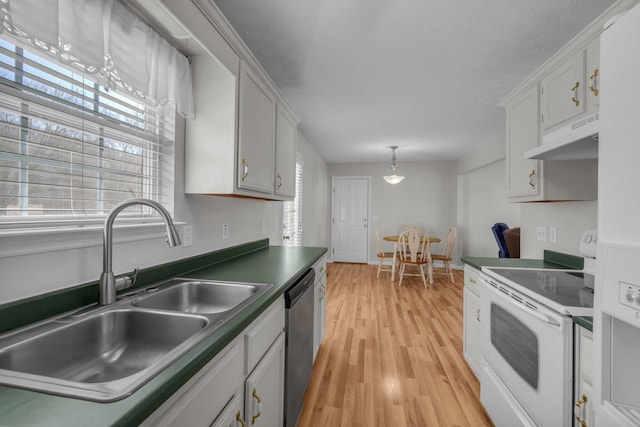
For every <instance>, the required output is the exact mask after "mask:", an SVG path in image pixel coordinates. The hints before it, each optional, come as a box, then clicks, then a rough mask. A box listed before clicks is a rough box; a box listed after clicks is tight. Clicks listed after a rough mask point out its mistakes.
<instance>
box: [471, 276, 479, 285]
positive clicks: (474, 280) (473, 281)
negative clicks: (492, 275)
mask: <svg viewBox="0 0 640 427" xmlns="http://www.w3.org/2000/svg"><path fill="white" fill-rule="evenodd" d="M469 281H470V282H471V283H474V284H475V283H478V282H477V281H476V279H474V278H473V277H469Z"/></svg>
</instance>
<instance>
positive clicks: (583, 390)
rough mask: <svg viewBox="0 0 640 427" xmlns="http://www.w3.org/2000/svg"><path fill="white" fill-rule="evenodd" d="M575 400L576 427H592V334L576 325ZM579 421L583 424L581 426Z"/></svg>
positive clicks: (593, 420)
mask: <svg viewBox="0 0 640 427" xmlns="http://www.w3.org/2000/svg"><path fill="white" fill-rule="evenodd" d="M575 335H576V345H575V349H576V354H575V355H574V357H575V361H576V367H575V381H574V382H575V398H576V402H575V405H574V406H573V412H574V419H575V422H574V425H575V426H576V427H584V426H593V425H594V422H595V418H594V414H593V333H592V332H591V331H589V330H587V329H585V328H583V327H581V326H578V325H576V327H575ZM580 421H582V422H584V424H582V423H581V422H580Z"/></svg>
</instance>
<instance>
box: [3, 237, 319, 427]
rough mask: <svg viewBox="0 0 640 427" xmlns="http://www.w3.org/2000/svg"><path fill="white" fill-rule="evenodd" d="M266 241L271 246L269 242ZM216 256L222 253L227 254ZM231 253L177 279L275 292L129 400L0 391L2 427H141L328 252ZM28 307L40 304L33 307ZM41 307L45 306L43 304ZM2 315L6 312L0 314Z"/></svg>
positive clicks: (298, 249) (277, 248) (271, 250)
mask: <svg viewBox="0 0 640 427" xmlns="http://www.w3.org/2000/svg"><path fill="white" fill-rule="evenodd" d="M266 242H267V244H268V241H266ZM259 243H262V242H259ZM258 246H261V245H258ZM218 252H224V250H223V251H218ZM227 252H229V253H231V254H232V256H233V257H231V258H226V259H224V260H222V261H220V262H218V263H216V264H213V265H206V264H204V265H205V266H204V267H202V268H200V269H193V268H191V267H194V265H195V264H194V263H195V262H196V261H197V260H196V258H198V257H194V258H192V259H189V260H186V261H185V262H186V263H189V267H190V270H189V272H188V273H186V274H179V275H180V276H181V277H190V278H198V279H212V280H227V281H241V282H261V283H272V284H273V285H274V286H273V288H272V289H271V290H270V291H269V292H268V293H266V294H264V295H262V296H261V297H260V298H259V299H258V300H256V301H255V302H254V303H252V304H251V305H249V306H248V307H246V308H245V309H244V310H243V311H241V312H240V313H239V314H238V315H236V316H235V317H233V318H232V319H231V320H230V321H229V322H227V323H226V324H225V325H224V326H223V327H221V328H220V329H218V330H217V331H215V332H214V333H213V334H211V335H210V336H209V337H207V338H206V339H204V340H203V341H202V342H200V343H199V344H198V345H196V346H195V347H194V348H192V349H191V350H189V351H188V352H187V353H185V354H184V355H183V356H181V357H180V358H179V359H178V360H176V361H175V362H174V363H173V364H171V365H170V366H169V367H168V368H167V369H165V370H164V371H163V372H161V373H160V374H158V375H157V376H156V377H155V378H153V379H152V380H151V381H149V382H148V383H147V384H145V385H144V386H142V387H141V388H140V389H138V390H137V391H136V392H134V393H133V394H132V395H131V396H129V397H126V398H124V399H122V400H118V401H116V402H111V403H98V402H90V401H86V400H80V399H73V398H67V397H61V396H54V395H49V394H44V393H38V392H33V391H28V390H22V389H18V388H13V387H6V386H0V425H2V426H22V425H30V426H47V427H54V426H65V427H68V426H89V425H91V426H129V425H138V424H139V423H140V422H142V421H143V420H144V419H145V418H147V417H148V416H149V415H150V414H151V413H153V411H155V409H156V408H158V407H159V406H160V405H161V404H162V403H163V402H164V401H165V400H166V399H167V398H169V396H171V395H172V394H173V393H174V392H175V391H176V390H178V389H179V388H180V387H181V386H182V385H183V384H184V383H185V382H186V381H187V380H188V379H189V378H190V377H191V376H193V375H194V374H195V373H196V372H198V371H199V370H200V369H201V368H202V367H203V366H204V365H205V364H206V363H207V362H208V361H209V360H211V358H213V357H214V356H215V355H216V354H217V353H218V352H220V350H222V349H223V348H224V347H225V346H226V345H227V344H228V343H229V342H231V341H232V340H233V338H235V337H236V336H237V335H238V334H239V333H240V332H242V330H244V329H245V328H246V327H247V326H248V325H249V324H250V323H251V322H252V321H253V320H254V319H255V318H256V317H258V315H259V314H260V313H261V312H262V311H263V310H264V309H265V308H267V307H268V306H269V305H270V304H271V303H272V302H273V301H275V300H276V299H278V298H279V297H280V296H281V295H282V294H283V293H284V291H285V290H286V289H287V288H288V287H289V286H290V285H291V284H293V283H294V282H295V281H296V280H297V279H298V278H300V277H301V276H302V275H303V274H304V273H305V272H306V271H307V270H308V269H309V268H310V267H311V266H312V265H313V264H314V263H315V262H316V261H317V260H318V259H320V257H322V255H323V254H324V253H325V252H326V248H317V247H295V248H292V247H282V246H264V247H260V248H258V249H253V250H252V251H251V252H248V253H244V254H242V253H237V252H238V250H236V251H235V253H234V252H233V249H231V250H230V251H227ZM218 258H220V257H219V256H218ZM222 258H225V257H222ZM199 259H202V258H199ZM174 264H175V263H174ZM170 267H171V268H169V267H167V266H161V267H159V268H158V269H155V270H154V269H149V271H147V274H148V275H149V276H154V277H157V275H158V274H160V273H159V271H172V272H175V271H178V270H176V269H175V267H173V266H170ZM151 270H153V272H151ZM169 277H170V276H167V277H165V278H169ZM85 293H86V292H85ZM55 296H60V293H55ZM30 304H31V305H34V304H36V303H34V302H30ZM39 304H43V302H42V300H41V301H40V302H39ZM16 306H17V305H16V304H13V305H12V306H11V307H8V308H7V312H11V310H14V311H15V307H16ZM1 310H2V307H0V312H2V311H1ZM2 314H3V315H4V314H6V312H3V313H2Z"/></svg>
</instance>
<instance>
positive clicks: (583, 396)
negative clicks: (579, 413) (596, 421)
mask: <svg viewBox="0 0 640 427" xmlns="http://www.w3.org/2000/svg"><path fill="white" fill-rule="evenodd" d="M585 403H587V395H586V394H583V395H582V396H580V400H578V401H577V402H576V406H577V407H578V408H579V407H581V406H582V405H584V404H585Z"/></svg>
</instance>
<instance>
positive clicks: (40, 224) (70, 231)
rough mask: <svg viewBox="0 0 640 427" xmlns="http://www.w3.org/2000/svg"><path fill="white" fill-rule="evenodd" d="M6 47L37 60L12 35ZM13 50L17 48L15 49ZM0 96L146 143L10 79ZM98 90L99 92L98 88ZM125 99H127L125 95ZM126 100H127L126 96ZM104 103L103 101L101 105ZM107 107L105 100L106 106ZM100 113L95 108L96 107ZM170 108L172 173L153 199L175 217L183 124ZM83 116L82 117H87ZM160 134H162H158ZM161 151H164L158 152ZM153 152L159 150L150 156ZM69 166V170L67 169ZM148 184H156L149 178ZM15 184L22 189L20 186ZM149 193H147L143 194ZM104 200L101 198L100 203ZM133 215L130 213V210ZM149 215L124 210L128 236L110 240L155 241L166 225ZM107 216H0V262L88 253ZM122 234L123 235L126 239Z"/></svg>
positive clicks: (121, 223) (131, 131) (129, 130)
mask: <svg viewBox="0 0 640 427" xmlns="http://www.w3.org/2000/svg"><path fill="white" fill-rule="evenodd" d="M2 37H3V39H4V40H6V42H7V43H9V44H12V45H14V46H16V47H17V48H18V49H27V50H28V51H29V52H31V53H32V54H34V55H36V56H39V52H38V51H37V49H34V48H31V49H30V48H29V47H28V46H26V45H25V44H24V43H21V42H20V41H19V40H15V39H14V38H13V37H11V36H10V35H9V36H7V37H4V36H2ZM16 50H17V49H16ZM43 60H44V61H48V62H50V63H54V64H56V61H53V60H52V59H50V58H46V57H43ZM0 86H1V88H0V92H1V93H2V94H3V96H4V94H5V93H6V96H7V97H14V98H16V99H18V101H20V100H24V101H25V102H26V103H27V104H29V103H32V104H37V105H38V106H40V107H42V108H52V107H58V108H53V110H55V111H56V112H59V113H60V114H61V115H62V116H64V117H70V118H74V120H76V119H77V120H78V123H81V122H82V120H86V121H87V123H90V124H91V126H94V127H97V128H102V127H104V128H105V129H108V131H107V133H109V134H121V135H125V136H126V135H138V138H141V140H144V139H148V135H144V137H141V136H140V134H143V132H140V131H137V130H136V129H135V127H134V126H133V125H132V126H126V125H125V124H124V122H120V123H115V122H114V121H113V120H111V119H110V118H109V117H108V115H105V114H102V113H97V114H96V115H95V117H93V118H92V119H91V120H88V119H87V117H83V113H82V112H81V111H80V110H77V111H73V109H69V108H59V105H56V104H59V103H56V101H55V100H53V101H51V100H47V99H46V98H45V97H39V96H37V95H36V94H33V93H32V92H29V91H24V90H22V89H21V88H19V84H18V83H17V82H13V84H12V81H11V80H4V81H3V82H2V83H0ZM98 90H100V91H101V89H98ZM124 95H126V94H124ZM125 98H127V96H125ZM103 102H105V101H103ZM107 102H108V101H107ZM96 109H98V110H99V106H97V107H96ZM175 110H176V109H175V108H173V125H172V128H171V131H172V133H173V135H172V136H171V137H170V138H168V139H169V140H171V144H170V145H171V146H170V147H169V150H171V151H170V152H169V154H168V155H169V156H170V157H171V159H172V164H171V166H170V168H169V169H167V170H166V171H165V170H164V169H163V172H170V174H171V177H170V185H169V187H168V188H167V187H165V188H166V191H159V192H157V193H158V196H157V197H156V198H155V199H156V200H158V201H159V202H160V203H162V204H163V205H164V206H165V207H167V208H168V210H169V211H170V212H171V215H172V217H174V218H175V216H176V215H175V207H176V206H175V204H176V201H177V200H178V199H177V197H176V196H177V194H176V188H177V186H178V183H177V182H176V167H177V165H176V160H177V159H178V156H177V153H176V149H177V147H178V146H179V142H180V141H179V139H180V138H182V136H181V135H179V134H178V130H179V129H180V126H179V123H178V121H179V120H182V119H181V118H180V117H179V115H178V114H177V113H176V112H175ZM85 116H86V114H85ZM160 132H163V130H161V131H160ZM158 150H162V147H160V148H158ZM154 152H155V153H157V152H158V151H154ZM5 153H6V155H5V156H2V155H0V157H3V158H5V159H6V158H7V157H8V156H10V153H8V152H5ZM39 162H45V163H46V162H47V161H46V160H45V159H40V160H38V159H35V160H34V161H33V162H32V163H33V164H36V163H39ZM71 167H72V166H71V165H69V168H71ZM147 179H154V178H153V177H151V178H147ZM17 182H18V185H23V184H22V183H20V182H19V181H17ZM147 194H148V193H147ZM102 200H104V198H103V199H102ZM129 211H131V210H129ZM149 213H150V215H147V213H146V212H144V213H143V214H141V213H140V212H138V213H134V214H131V213H130V212H127V211H126V210H125V211H124V212H123V213H122V214H121V215H120V216H119V217H118V220H117V222H116V224H115V228H116V229H125V230H127V232H126V233H118V232H116V233H115V234H114V240H115V241H116V242H133V241H140V240H148V239H156V238H159V237H162V236H164V224H163V221H162V220H161V218H160V217H159V216H157V215H156V214H155V212H154V211H152V210H149ZM107 215H108V210H107V211H106V212H103V213H101V214H94V215H84V216H82V217H78V216H77V215H73V214H70V215H33V216H12V217H11V218H10V219H7V217H6V216H3V217H0V238H1V239H2V241H3V244H2V245H0V258H4V257H12V256H20V255H28V254H37V253H46V252H51V251H59V250H69V249H78V248H86V247H92V246H100V245H102V230H103V224H104V219H105V218H106V216H107ZM174 223H175V224H177V225H180V224H184V222H179V221H174ZM125 234H126V235H125Z"/></svg>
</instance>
